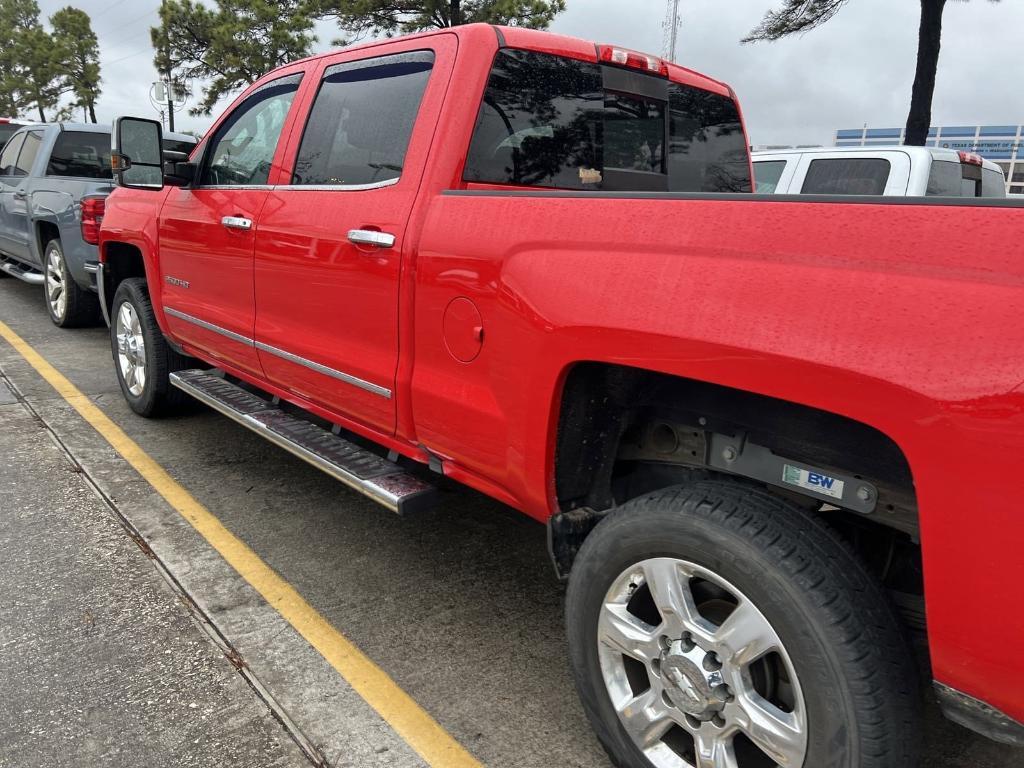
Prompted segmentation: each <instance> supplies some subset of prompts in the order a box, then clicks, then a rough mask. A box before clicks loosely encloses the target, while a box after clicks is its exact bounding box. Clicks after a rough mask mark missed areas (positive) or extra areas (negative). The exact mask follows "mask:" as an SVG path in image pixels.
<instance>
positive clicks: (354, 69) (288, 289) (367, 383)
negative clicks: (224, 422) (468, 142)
mask: <svg viewBox="0 0 1024 768" xmlns="http://www.w3.org/2000/svg"><path fill="white" fill-rule="evenodd" d="M456 45H457V43H456V37H455V36H454V35H450V34H447V35H445V34H442V35H437V36H431V37H429V38H425V39H420V40H410V41H403V42H396V43H392V44H386V45H381V46H374V47H373V48H370V49H364V50H359V51H351V52H343V53H338V54H335V55H333V56H328V57H325V58H324V59H323V60H322V61H321V63H320V65H319V68H318V69H317V70H315V71H314V72H311V73H310V75H311V76H314V75H315V76H316V77H317V78H318V86H317V90H316V96H315V97H314V100H313V104H312V107H311V109H310V111H309V115H308V118H307V120H306V124H305V128H304V130H299V129H296V130H295V131H294V132H293V133H292V140H291V143H290V147H289V150H288V156H289V158H294V163H293V165H292V166H291V177H290V179H289V183H287V184H283V185H279V186H277V187H275V188H274V189H273V191H271V192H270V196H269V198H268V200H267V203H266V205H265V206H264V208H263V213H262V215H261V216H260V219H259V226H258V228H257V233H256V261H255V295H256V330H255V338H256V348H257V350H258V353H259V358H260V362H261V363H262V366H263V370H264V372H265V374H266V376H267V378H268V379H269V380H270V381H271V382H273V383H275V384H277V385H278V386H281V387H283V388H285V389H288V390H290V391H291V392H294V393H295V394H297V395H299V396H301V397H302V398H304V399H306V400H309V401H312V402H313V403H315V404H317V405H319V406H321V407H325V408H328V409H329V410H331V411H332V412H335V413H338V414H340V415H343V416H347V417H349V418H352V419H354V420H356V421H359V422H361V423H363V424H366V425H369V426H371V427H373V428H376V429H380V430H385V431H389V432H390V431H393V430H394V427H395V403H394V398H393V394H394V389H395V375H396V369H397V365H398V341H399V340H398V313H399V282H400V278H401V277H402V276H403V274H406V273H405V272H404V271H403V268H404V266H405V264H404V262H405V261H406V260H407V259H408V258H409V250H410V249H409V244H408V240H407V238H406V227H407V224H408V220H409V216H410V213H411V211H412V207H413V202H414V201H415V198H416V194H417V190H418V188H419V184H420V179H421V177H422V175H423V171H424V167H425V163H426V159H427V153H428V150H429V147H430V143H431V140H432V138H433V135H434V129H435V127H436V123H437V115H438V112H439V110H440V107H441V101H442V99H443V97H444V93H445V90H446V88H447V85H448V80H449V77H450V74H451V70H452V66H453V64H454V60H455V52H456Z"/></svg>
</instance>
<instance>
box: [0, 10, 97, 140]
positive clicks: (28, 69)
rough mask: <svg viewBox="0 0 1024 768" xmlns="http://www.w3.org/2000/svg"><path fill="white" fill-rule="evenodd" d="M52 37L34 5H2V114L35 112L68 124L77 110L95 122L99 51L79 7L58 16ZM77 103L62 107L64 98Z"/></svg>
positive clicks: (43, 117)
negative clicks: (68, 95) (81, 109)
mask: <svg viewBox="0 0 1024 768" xmlns="http://www.w3.org/2000/svg"><path fill="white" fill-rule="evenodd" d="M50 23H51V24H52V26H53V34H50V33H49V32H47V31H46V30H45V29H44V28H43V25H42V23H40V21H39V5H38V4H37V3H36V0H0V115H17V114H21V113H28V114H31V113H33V112H34V113H35V114H34V117H37V118H38V119H39V120H40V121H44V122H45V120H46V113H47V111H54V119H57V120H61V119H67V118H68V117H70V116H71V113H72V111H73V109H74V108H75V107H85V108H86V109H88V110H89V113H90V115H91V119H92V121H93V122H96V113H95V104H96V99H97V98H98V96H99V93H100V65H99V46H98V44H97V42H96V35H95V34H93V31H92V26H91V24H90V22H89V16H88V15H87V14H85V13H84V12H83V11H80V10H78V9H77V8H72V7H70V6H69V7H67V8H64V9H62V10H60V11H57V13H55V14H54V15H53V16H52V17H51V19H50ZM65 93H72V94H74V97H75V101H74V102H72V103H71V104H65V105H64V106H63V107H60V101H61V96H62V95H63V94H65Z"/></svg>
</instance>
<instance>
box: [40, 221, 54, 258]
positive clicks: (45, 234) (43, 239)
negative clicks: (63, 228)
mask: <svg viewBox="0 0 1024 768" xmlns="http://www.w3.org/2000/svg"><path fill="white" fill-rule="evenodd" d="M51 240H60V230H59V229H58V228H57V225H56V224H54V223H53V222H52V221H39V222H36V241H37V243H38V245H39V255H40V257H42V256H43V255H45V254H44V251H45V250H46V244H47V243H48V242H50V241H51Z"/></svg>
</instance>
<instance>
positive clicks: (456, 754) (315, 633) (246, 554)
mask: <svg viewBox="0 0 1024 768" xmlns="http://www.w3.org/2000/svg"><path fill="white" fill-rule="evenodd" d="M0 337H3V338H4V339H5V340H6V341H7V343H8V344H10V345H11V346H12V347H14V349H15V350H16V351H17V352H18V354H19V355H21V356H22V357H23V358H25V361H26V362H28V364H29V365H31V366H32V367H33V368H35V369H36V371H37V372H38V373H39V375H40V376H42V377H43V378H44V379H45V380H46V381H47V383H49V384H50V386H52V387H53V388H54V389H56V390H57V392H58V393H59V394H60V396H61V397H63V398H64V399H65V400H66V401H67V402H68V403H69V404H70V405H71V407H72V408H74V409H75V410H76V411H78V413H79V415H80V416H81V417H82V418H83V419H85V420H86V421H87V422H88V423H89V424H91V425H92V427H93V428H94V429H95V430H96V431H97V432H99V433H100V435H101V436H102V437H103V438H104V439H105V440H106V441H107V442H108V443H110V445H111V446H113V448H114V450H116V451H117V452H118V453H119V454H121V456H122V457H123V458H124V459H125V461H127V462H128V463H129V464H131V466H132V467H133V468H134V469H135V471H136V472H138V473H139V474H140V475H142V477H144V478H145V479H146V481H147V482H148V483H149V484H150V485H152V486H153V488H154V489H155V490H156V491H157V493H159V494H160V495H161V496H163V497H164V499H166V500H167V503H168V504H170V505H171V506H172V507H174V509H175V510H177V511H178V513H179V514H180V515H181V516H182V517H184V518H185V519H186V520H187V521H188V522H189V523H190V524H191V525H192V527H193V528H195V529H196V530H197V531H198V532H199V534H200V535H201V536H202V537H203V538H204V539H206V541H207V542H208V543H209V544H210V546H212V547H213V548H214V549H216V550H217V551H218V552H219V553H220V554H221V556H222V557H223V558H224V559H225V560H227V562H228V563H229V564H230V565H231V567H232V568H234V569H235V570H236V571H238V574H239V575H240V576H241V577H242V578H243V579H245V580H246V581H247V582H248V583H249V584H250V585H251V586H252V587H253V588H254V589H255V590H256V591H257V592H259V593H260V594H261V595H263V598H264V599H265V600H266V601H267V602H268V603H270V604H271V605H272V606H273V607H274V608H275V609H277V611H278V613H280V614H281V616H283V617H284V619H285V621H287V622H288V623H289V624H291V625H292V626H293V627H294V628H295V629H296V630H297V631H298V632H299V634H300V635H302V636H303V637H304V638H306V640H307V641H308V642H309V644H310V645H312V646H313V647H314V648H315V649H316V650H317V651H319V653H320V655H321V656H323V657H324V658H325V659H326V660H327V662H328V663H329V664H330V665H331V666H332V667H334V669H335V670H337V672H338V674H340V675H341V676H342V677H343V678H345V680H346V682H348V684H349V685H350V686H352V688H353V689H354V690H355V691H356V693H358V694H359V695H360V696H362V697H363V699H364V700H365V701H366V703H367V704H369V705H370V706H371V707H373V708H374V709H375V710H376V711H377V714H379V715H380V716H381V717H382V718H383V719H384V720H385V721H386V722H387V723H388V725H390V726H391V727H392V728H394V730H395V732H396V733H398V735H399V736H401V737H402V738H403V739H404V740H405V741H406V743H407V744H409V746H410V747H412V748H413V749H414V750H415V751H416V753H417V754H419V756H420V757H422V758H423V760H425V761H426V762H427V763H428V764H429V765H431V766H436V767H437V768H442V767H443V768H482V765H481V763H480V762H478V761H477V760H476V759H475V758H474V757H473V756H472V755H470V754H469V752H468V751H466V748H465V747H463V746H462V745H461V744H459V742H458V741H456V740H455V738H454V737H452V735H451V734H449V733H448V732H447V731H446V730H445V729H444V728H442V727H441V725H440V724H439V723H438V722H437V721H436V720H434V718H432V717H431V716H430V715H429V714H428V713H427V712H426V710H424V709H423V707H421V706H420V705H419V704H417V703H416V701H415V700H414V699H413V698H412V697H411V696H410V695H409V694H407V693H406V692H405V691H403V690H402V689H401V688H400V687H399V686H398V684H397V683H396V682H395V681H394V680H392V679H391V678H390V677H389V676H388V674H387V673H386V672H385V671H384V670H382V669H381V668H380V667H378V666H377V665H376V664H374V663H373V662H372V661H371V660H370V659H369V658H368V657H367V656H366V654H364V653H363V652H362V651H360V650H359V649H358V648H357V647H356V646H355V645H353V644H352V642H351V641H350V640H348V639H347V638H346V637H345V636H344V635H343V634H341V632H339V631H338V630H337V629H335V628H334V627H333V626H332V625H331V624H330V622H328V621H327V620H326V619H325V618H324V617H323V616H321V615H320V614H319V613H317V611H316V610H315V609H314V608H313V606H311V605H310V604H309V603H307V602H306V601H305V600H304V599H303V598H302V595H300V594H299V593H298V592H297V591H296V589H295V588H294V587H293V586H292V585H291V584H289V583H288V582H287V581H285V580H284V579H283V578H281V576H280V575H278V574H277V573H276V572H275V571H274V570H273V569H272V568H271V567H270V566H269V565H267V564H266V563H265V562H263V560H261V559H260V557H259V556H258V555H257V554H256V553H255V552H253V551H252V550H251V549H249V547H248V546H247V545H246V544H245V542H243V541H242V540H241V539H239V538H238V537H237V536H235V535H234V534H233V533H231V531H229V530H228V529H227V528H225V527H224V525H223V524H222V523H221V522H220V520H218V519H217V518H216V517H215V516H214V515H213V514H212V513H211V512H210V511H209V510H208V509H206V507H204V506H203V505H202V504H200V503H199V502H198V501H197V500H196V499H195V498H194V497H193V496H192V494H190V493H189V492H188V491H186V490H185V489H184V488H183V487H182V486H181V484H179V483H178V482H177V481H176V480H175V479H174V478H172V477H171V476H170V475H169V474H167V472H166V471H165V470H164V468H163V467H161V466H160V465H159V464H157V462H156V461H154V460H153V458H152V457H150V456H149V454H147V453H146V452H145V451H143V450H142V448H140V447H139V445H138V443H136V442H135V441H134V440H132V439H131V438H130V437H128V435H126V434H125V433H124V430H122V429H121V428H120V427H119V426H117V424H115V423H114V422H113V421H111V420H110V418H109V417H108V416H107V415H106V414H104V413H103V411H101V410H100V409H99V408H97V407H96V406H95V405H94V404H93V402H92V401H91V400H90V399H89V398H88V397H86V396H85V395H84V394H83V393H82V392H81V390H79V389H78V387H76V386H75V385H74V384H72V383H71V382H70V381H68V379H67V378H65V377H64V375H63V374H62V373H61V372H60V371H58V370H57V369H56V368H54V367H53V366H52V365H50V363H49V362H47V360H46V359H45V358H44V357H43V356H42V355H40V354H39V353H38V352H36V351H35V350H34V349H33V348H32V347H30V346H29V345H28V344H27V343H26V342H25V341H24V340H23V339H22V338H21V337H20V336H18V335H17V334H16V333H15V332H14V331H12V330H11V329H10V328H9V327H8V326H7V325H5V324H4V323H3V322H0Z"/></svg>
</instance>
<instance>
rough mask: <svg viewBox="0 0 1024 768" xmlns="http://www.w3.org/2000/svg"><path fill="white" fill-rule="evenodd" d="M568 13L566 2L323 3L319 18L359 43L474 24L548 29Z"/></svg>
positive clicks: (429, 0) (377, 0) (431, 0)
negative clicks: (363, 39)
mask: <svg viewBox="0 0 1024 768" xmlns="http://www.w3.org/2000/svg"><path fill="white" fill-rule="evenodd" d="M564 10H565V0H321V2H320V13H319V14H318V15H320V16H333V17H334V18H336V19H337V21H338V26H339V27H341V28H342V29H343V30H345V31H346V32H349V33H351V34H352V35H354V36H355V38H356V39H358V38H360V37H364V36H366V35H394V34H396V33H405V32H419V31H422V30H425V29H438V28H442V27H453V26H455V25H457V24H472V23H474V22H486V23H489V24H515V25H519V26H523V27H531V28H534V29H546V28H547V27H548V26H549V25H550V24H551V22H552V21H553V20H554V18H555V16H557V15H558V14H559V13H561V12H562V11H564Z"/></svg>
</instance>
